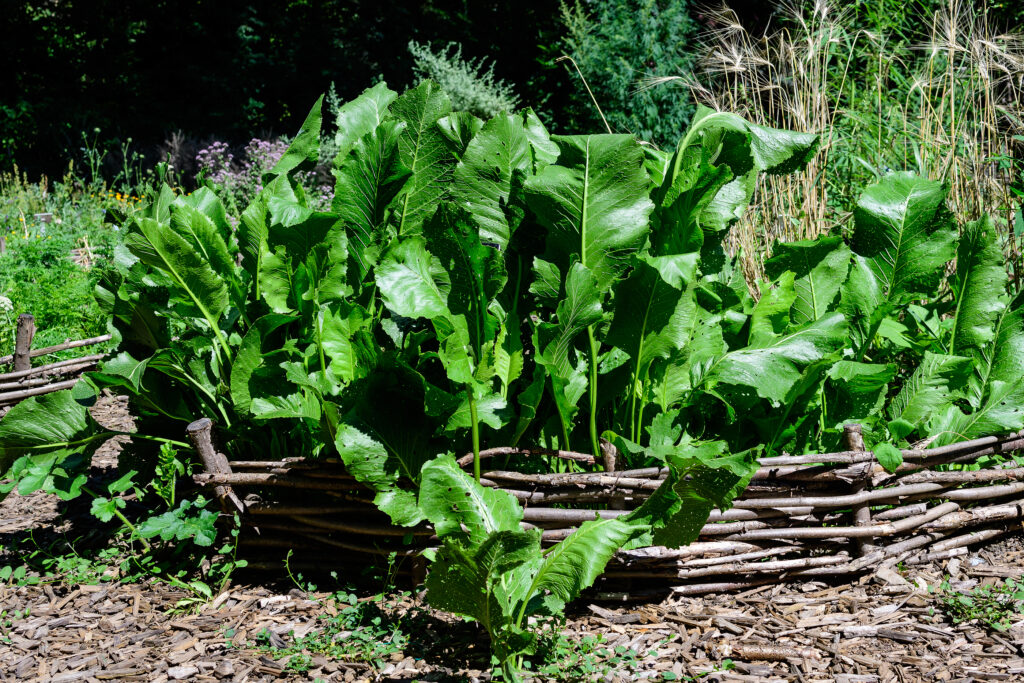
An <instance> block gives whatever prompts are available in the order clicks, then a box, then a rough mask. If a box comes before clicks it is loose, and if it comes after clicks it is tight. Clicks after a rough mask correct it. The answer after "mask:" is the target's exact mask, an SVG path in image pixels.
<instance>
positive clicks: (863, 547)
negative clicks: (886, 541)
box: [843, 424, 874, 556]
mask: <svg viewBox="0 0 1024 683" xmlns="http://www.w3.org/2000/svg"><path fill="white" fill-rule="evenodd" d="M843 436H845V437H846V446H847V448H849V449H850V450H851V451H857V452H860V453H863V452H864V451H865V450H866V448H865V447H864V434H863V431H862V429H861V426H860V425H859V424H846V425H843ZM860 467H861V468H862V470H861V476H860V477H858V478H857V479H855V480H854V481H853V486H852V487H851V492H852V493H860V492H861V491H863V490H864V489H866V488H868V485H869V483H870V482H871V472H872V470H873V469H874V463H873V462H871V461H869V462H865V463H861V464H860ZM853 524H854V526H871V524H872V522H871V506H870V505H869V504H868V503H858V504H856V505H854V506H853ZM857 549H858V550H859V551H860V554H861V555H862V556H863V555H866V554H867V553H869V552H871V551H872V550H874V545H873V544H872V543H871V541H870V540H868V539H866V538H858V539H857Z"/></svg>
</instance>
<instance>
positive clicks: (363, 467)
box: [335, 424, 423, 526]
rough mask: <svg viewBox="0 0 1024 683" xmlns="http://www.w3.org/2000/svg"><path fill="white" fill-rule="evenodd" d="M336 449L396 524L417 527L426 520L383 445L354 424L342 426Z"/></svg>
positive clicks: (358, 479)
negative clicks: (416, 525)
mask: <svg viewBox="0 0 1024 683" xmlns="http://www.w3.org/2000/svg"><path fill="white" fill-rule="evenodd" d="M335 447H336V448H337V449H338V453H339V454H340V455H341V459H342V461H343V462H344V463H345V467H346V469H348V471H349V473H350V474H351V475H352V476H353V477H355V478H356V480H357V481H359V482H360V483H363V484H366V485H367V486H369V487H370V488H372V489H373V490H374V491H376V495H375V497H374V499H373V502H374V503H375V504H376V505H377V507H378V508H379V509H380V510H381V512H383V513H385V514H386V515H388V516H389V517H390V518H391V521H392V522H393V523H394V524H397V525H399V526H413V525H415V524H418V523H419V522H420V521H421V520H422V519H423V515H422V514H421V513H420V510H419V507H418V505H417V503H416V494H415V493H414V492H413V491H410V490H408V489H403V488H400V487H399V486H398V479H399V477H400V476H401V475H402V472H401V471H400V470H399V469H398V466H397V462H396V460H395V458H393V457H392V456H390V455H389V453H388V451H387V449H386V448H385V447H384V445H383V444H381V443H380V442H379V441H377V440H376V439H374V438H372V437H371V436H369V435H368V434H365V433H363V432H361V431H360V430H359V429H358V428H356V427H354V426H352V425H350V424H342V425H339V426H338V432H337V434H336V436H335Z"/></svg>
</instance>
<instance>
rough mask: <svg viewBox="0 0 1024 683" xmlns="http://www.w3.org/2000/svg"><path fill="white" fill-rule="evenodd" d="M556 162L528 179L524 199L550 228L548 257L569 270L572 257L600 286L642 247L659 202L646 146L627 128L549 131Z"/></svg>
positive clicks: (607, 285)
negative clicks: (652, 190)
mask: <svg viewBox="0 0 1024 683" xmlns="http://www.w3.org/2000/svg"><path fill="white" fill-rule="evenodd" d="M551 139H552V141H554V142H555V144H557V145H558V149H559V156H558V161H557V163H555V164H552V165H550V166H547V167H545V168H543V169H542V170H541V171H540V172H539V173H537V174H536V175H534V176H531V177H529V178H527V179H526V181H525V184H524V187H525V189H526V201H527V204H528V205H529V207H530V208H531V209H532V210H533V212H534V213H535V214H536V216H537V218H538V220H539V221H540V223H541V224H542V225H543V226H544V227H546V228H547V229H548V236H547V254H546V256H545V259H546V260H549V261H552V262H553V263H555V264H556V265H558V267H559V269H560V270H561V271H562V272H568V271H569V269H570V265H571V264H572V262H573V260H575V259H578V260H579V262H580V263H581V264H582V265H583V266H585V267H586V268H588V269H589V270H590V272H591V273H592V274H593V277H594V283H595V285H596V287H597V290H598V292H600V293H603V292H606V291H608V289H609V288H610V287H611V284H612V283H613V282H614V281H615V280H616V279H618V277H619V276H620V275H621V274H622V273H623V271H625V269H626V268H628V267H629V257H630V255H631V254H633V253H635V252H637V251H638V250H639V249H640V248H642V247H643V244H644V241H645V239H646V238H647V232H648V226H647V221H648V216H649V215H650V213H651V210H652V209H653V208H654V205H653V204H652V203H651V200H650V199H649V198H648V196H647V191H648V182H649V181H648V178H647V172H646V171H645V170H644V167H643V152H642V150H641V149H640V145H639V144H637V142H636V140H634V139H633V138H632V137H631V136H628V135H579V136H561V135H555V136H552V138H551Z"/></svg>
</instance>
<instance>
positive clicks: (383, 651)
mask: <svg viewBox="0 0 1024 683" xmlns="http://www.w3.org/2000/svg"><path fill="white" fill-rule="evenodd" d="M331 601H332V602H333V603H334V607H335V609H336V610H337V614H336V615H335V616H327V615H321V616H318V617H317V624H316V627H315V628H314V629H312V630H311V631H310V632H309V633H307V634H306V635H304V636H301V637H296V636H295V634H294V633H288V634H286V635H285V636H284V637H286V638H288V640H287V641H284V639H283V638H282V637H281V636H275V635H272V634H271V633H269V632H268V631H266V630H264V631H261V632H260V633H258V634H256V642H255V643H254V644H255V646H256V648H257V649H258V650H261V651H263V652H266V653H267V654H269V655H270V656H271V657H273V658H274V659H287V664H286V668H287V669H289V670H291V671H299V672H301V671H306V670H308V669H309V668H311V667H310V664H311V659H312V656H313V655H323V656H326V657H330V658H331V659H342V660H345V661H357V662H366V663H367V664H370V665H371V666H373V667H374V668H375V669H378V670H379V669H383V668H384V667H385V666H386V662H388V661H390V657H391V655H393V654H396V653H399V652H402V651H403V650H404V649H405V647H406V646H407V645H408V643H409V635H408V634H407V633H406V632H405V625H404V624H403V623H402V620H401V619H397V620H396V619H393V618H391V617H390V616H389V615H388V614H387V613H386V612H385V611H384V610H382V609H381V605H380V604H379V602H378V601H376V600H362V601H360V600H357V599H356V596H355V595H353V594H345V593H338V594H335V595H334V596H332V598H331Z"/></svg>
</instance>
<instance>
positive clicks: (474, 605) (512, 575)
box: [426, 529, 541, 649]
mask: <svg viewBox="0 0 1024 683" xmlns="http://www.w3.org/2000/svg"><path fill="white" fill-rule="evenodd" d="M540 554H541V551H540V530H538V529H533V530H530V531H497V532H494V533H492V534H490V535H489V536H488V537H487V538H486V539H485V540H484V541H483V542H481V543H480V544H479V545H474V546H470V548H465V547H463V545H462V544H461V543H459V542H457V541H452V540H450V539H445V541H444V543H443V544H442V546H441V549H440V551H439V552H438V554H437V557H436V558H435V559H434V561H433V562H431V564H430V573H429V574H428V575H427V581H426V589H427V602H428V603H429V604H430V606H431V607H434V608H435V609H442V610H445V611H448V612H453V613H455V614H461V615H465V616H468V617H472V618H474V619H476V620H477V621H479V622H480V624H481V626H483V627H484V628H485V629H486V630H487V632H488V633H491V634H495V635H497V634H501V636H504V637H505V638H507V637H508V636H509V635H511V634H510V633H509V632H510V631H516V633H515V635H516V636H519V637H520V638H528V636H526V635H525V634H523V633H521V632H518V629H516V628H515V627H514V625H513V620H514V619H515V617H516V613H515V608H516V606H517V605H519V604H521V603H522V602H523V601H524V599H525V597H526V596H525V590H526V588H527V587H528V585H529V584H528V578H529V573H530V571H531V570H534V568H535V567H536V565H537V564H539V562H540ZM502 639H503V638H501V637H499V638H498V639H497V642H496V643H494V645H495V649H499V648H500V643H501V640H502Z"/></svg>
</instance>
